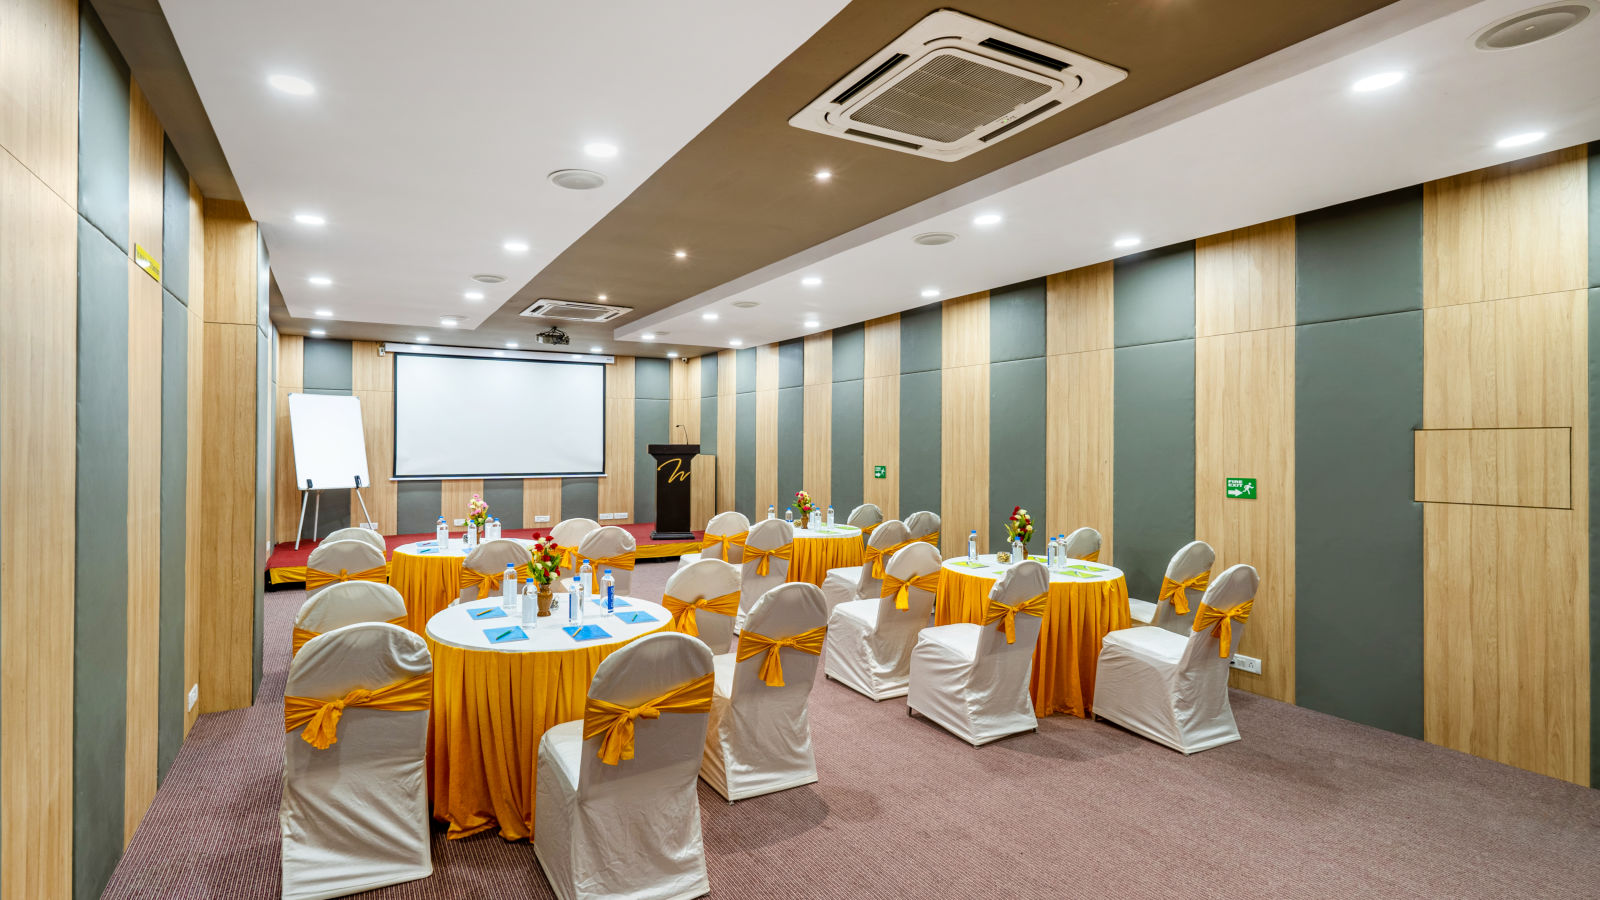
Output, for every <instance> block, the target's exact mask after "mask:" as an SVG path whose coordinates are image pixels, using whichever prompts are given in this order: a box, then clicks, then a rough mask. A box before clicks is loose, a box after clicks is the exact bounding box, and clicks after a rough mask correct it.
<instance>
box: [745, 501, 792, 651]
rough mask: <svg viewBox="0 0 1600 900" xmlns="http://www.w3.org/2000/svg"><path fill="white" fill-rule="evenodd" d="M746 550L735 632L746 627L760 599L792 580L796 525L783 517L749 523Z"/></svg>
mask: <svg viewBox="0 0 1600 900" xmlns="http://www.w3.org/2000/svg"><path fill="white" fill-rule="evenodd" d="M744 550H745V553H744V562H743V563H742V564H741V565H740V573H739V615H738V617H737V618H735V619H734V622H733V630H734V632H735V633H737V632H738V631H739V629H740V628H743V627H744V619H745V616H746V615H747V614H748V613H749V612H750V607H752V606H754V605H755V602H756V601H757V600H760V599H761V598H762V596H763V595H765V594H766V592H767V591H770V590H772V589H773V588H775V587H777V586H778V585H780V584H783V583H784V582H786V581H788V580H789V562H790V560H791V559H793V558H794V526H793V525H790V524H789V523H788V522H785V521H784V520H782V519H763V520H761V521H760V522H757V523H756V524H754V525H752V526H750V537H749V538H747V539H746V540H745V542H744ZM763 569H764V570H765V572H764V573H763Z"/></svg>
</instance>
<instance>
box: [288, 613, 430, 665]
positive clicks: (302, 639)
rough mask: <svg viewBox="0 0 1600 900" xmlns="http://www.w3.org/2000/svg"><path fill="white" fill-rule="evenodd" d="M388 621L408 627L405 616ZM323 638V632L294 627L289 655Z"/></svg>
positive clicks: (296, 653)
mask: <svg viewBox="0 0 1600 900" xmlns="http://www.w3.org/2000/svg"><path fill="white" fill-rule="evenodd" d="M386 621H387V622H388V623H389V624H390V625H399V626H400V627H401V628H404V627H406V617H405V616H401V617H400V618H398V619H388V620H386ZM321 636H322V632H320V631H307V630H305V629H304V628H301V627H300V626H299V625H296V626H294V631H293V632H292V633H291V635H290V639H291V641H292V642H293V643H292V646H291V649H290V650H289V655H290V656H296V655H298V654H299V653H300V648H301V647H304V646H305V645H306V641H309V640H311V639H312V638H314V637H321Z"/></svg>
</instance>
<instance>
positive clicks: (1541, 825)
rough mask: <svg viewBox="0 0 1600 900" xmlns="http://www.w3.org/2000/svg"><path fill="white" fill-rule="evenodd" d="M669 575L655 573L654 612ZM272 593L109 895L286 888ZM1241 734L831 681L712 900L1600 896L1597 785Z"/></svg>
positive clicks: (285, 611)
mask: <svg viewBox="0 0 1600 900" xmlns="http://www.w3.org/2000/svg"><path fill="white" fill-rule="evenodd" d="M672 567H673V564H672V563H665V562H664V563H641V564H640V567H639V569H638V571H637V573H636V575H635V577H636V579H637V582H636V591H635V592H636V593H638V594H640V595H642V596H646V597H650V596H656V597H659V595H660V592H661V586H662V585H663V584H664V583H665V580H666V576H667V574H668V573H669V572H670V571H671V569H672ZM303 598H304V594H303V593H301V592H299V591H282V592H275V593H270V594H268V595H267V622H266V651H267V652H266V664H265V665H266V674H265V677H264V678H263V680H262V684H261V692H260V697H259V699H258V700H257V702H256V704H255V706H253V707H251V708H250V709H243V710H235V711H232V712H225V713H215V714H211V715H205V716H202V717H200V720H199V721H198V722H197V723H196V724H195V727H194V730H193V732H192V733H191V734H190V736H189V740H188V741H187V743H185V744H184V746H183V749H182V751H181V752H180V754H179V756H178V759H177V761H176V762H175V763H174V765H173V767H172V769H171V771H170V772H169V773H168V775H167V778H166V780H165V782H164V783H163V784H162V785H161V789H160V791H159V792H158V794H157V795H156V800H155V803H154V805H153V806H152V807H151V808H150V811H149V812H148V813H146V815H145V817H144V821H143V823H142V824H141V825H140V826H139V830H138V832H137V833H136V834H135V835H134V837H133V841H132V843H131V844H130V845H129V847H128V851H127V854H126V855H125V856H124V857H123V859H122V862H121V864H120V865H119V866H118V867H117V870H116V873H115V874H114V876H113V877H112V880H111V884H110V886H109V887H108V889H107V890H106V893H105V896H107V897H139V898H146V897H186V898H187V897H194V898H202V897H203V898H212V897H218V898H224V897H225V898H230V900H232V898H237V900H244V898H272V897H277V896H279V893H280V890H281V888H280V884H279V871H278V826H277V812H278V796H279V789H280V781H281V777H282V776H281V773H282V762H281V760H282V752H283V749H282V748H283V685H284V677H285V673H286V671H287V667H288V658H289V655H288V648H289V623H290V620H291V618H292V616H293V614H294V611H295V610H296V609H297V608H298V607H299V605H300V603H301V602H302V600H303ZM1233 705H1234V709H1235V712H1236V714H1237V716H1238V719H1239V730H1240V732H1241V733H1242V734H1243V736H1244V740H1243V741H1240V742H1238V743H1235V744H1230V745H1228V746H1226V747H1221V748H1218V749H1216V750H1210V751H1207V752H1205V753H1201V754H1198V755H1196V756H1192V757H1184V756H1182V755H1180V754H1178V753H1174V752H1172V751H1170V750H1167V749H1165V748H1163V747H1159V746H1157V745H1155V744H1153V743H1150V742H1148V741H1145V740H1143V739H1141V738H1138V737H1135V736H1134V735H1132V734H1129V733H1128V732H1125V731H1122V730H1120V729H1118V728H1116V727H1113V726H1111V725H1108V724H1105V723H1103V722H1088V721H1082V720H1078V719H1072V718H1064V717H1056V718H1050V719H1046V720H1043V721H1042V722H1040V728H1039V733H1038V734H1028V735H1023V736H1019V737H1015V738H1011V739H1008V740H1005V741H1001V742H999V743H997V744H993V745H990V746H988V747H984V748H981V749H974V748H972V747H969V746H967V745H966V744H964V743H962V742H961V741H959V740H957V739H955V738H953V737H951V736H950V735H948V734H945V733H944V732H942V731H940V730H939V729H938V728H937V727H936V726H933V725H931V724H929V723H928V722H926V721H925V720H922V719H912V718H908V717H907V716H906V713H905V704H904V702H903V701H885V702H883V703H876V704H875V703H873V702H872V701H870V700H867V699H866V698H864V697H861V696H860V695H858V694H855V693H853V692H852V691H850V690H848V689H846V688H843V687H840V686H839V685H837V684H833V683H832V682H828V681H825V680H821V679H819V680H818V682H817V685H816V688H815V690H814V691H813V693H812V695H811V710H812V731H813V742H814V744H815V746H816V753H817V768H818V771H819V773H820V776H821V780H820V782H819V783H817V784H814V785H810V786H807V787H803V788H796V789H794V790H790V791H785V792H782V793H779V794H772V795H769V796H766V797H757V798H753V799H750V800H743V801H740V802H739V803H738V804H735V805H732V806H730V805H728V804H727V803H725V802H724V801H723V800H722V799H721V798H719V797H718V796H717V795H716V794H715V793H714V792H712V790H711V789H710V788H708V787H706V786H705V784H704V783H702V784H701V785H700V805H701V816H702V819H703V821H704V823H705V844H706V860H707V863H708V866H709V868H710V875H711V889H712V895H713V896H720V897H760V898H763V900H777V898H790V897H794V898H799V897H829V898H856V897H876V898H893V897H908V898H909V897H915V898H928V897H939V898H943V897H963V898H965V897H974V898H976V897H983V898H990V897H1095V898H1104V897H1140V898H1145V897H1149V898H1166V897H1170V898H1190V897H1216V898H1229V900H1238V898H1246V897H1248V898H1275V897H1291V898H1324V897H1339V898H1388V897H1451V898H1458V897H1459V898H1468V897H1495V898H1561V897H1589V898H1593V897H1600V792H1597V791H1592V790H1589V789H1586V788H1580V787H1576V786H1574V785H1570V784H1566V783H1564V782H1560V781H1556V780H1554V779H1550V778H1545V777H1542V776H1539V775H1533V774H1530V773H1527V772H1522V771H1519V770H1516V769H1512V768H1509V767H1506V766H1501V765H1498V764H1495V763H1492V762H1488V761H1485V760H1481V759H1476V758H1474V757H1471V756H1466V755H1464V754H1460V753H1456V752H1453V751H1450V750H1445V749H1442V748H1439V747H1434V746H1430V745H1428V744H1424V743H1421V742H1419V741H1415V740H1411V739H1409V738H1404V737H1400V736H1397V735H1393V734H1388V733H1386V732H1382V731H1377V730H1375V729H1371V728H1366V727H1364V726H1360V725H1355V724H1352V723H1349V722H1344V721H1341V720H1339V719H1335V718H1332V717H1329V716H1325V715H1322V714H1320V713H1316V712H1311V711H1309V710H1305V709H1300V708H1297V707H1293V706H1288V705H1286V704H1282V703H1277V702H1274V701H1270V700H1264V699H1261V698H1258V697H1254V696H1252V695H1250V694H1245V693H1239V692H1235V693H1234V694H1233ZM433 860H434V874H433V877H431V878H429V879H426V880H423V881H415V882H411V883H409V884H404V885H397V886H394V887H391V888H385V889H383V890H380V891H375V892H372V893H371V894H370V895H366V896H371V897H384V898H413V897H453V898H477V897H484V898H488V897H494V898H503V897H525V896H526V897H551V896H553V895H552V894H551V891H550V887H549V885H548V884H547V883H546V882H545V880H544V876H543V875H542V874H541V873H540V871H539V867H538V864H537V862H535V860H534V856H533V850H532V847H531V846H530V845H528V844H526V843H520V844H511V843H507V842H505V841H503V840H501V839H500V838H499V837H497V836H496V835H494V834H493V833H492V832H490V833H484V834H480V835H476V836H474V837H472V838H468V839H466V840H462V841H447V840H445V839H444V836H443V831H442V830H436V832H435V838H434V850H433Z"/></svg>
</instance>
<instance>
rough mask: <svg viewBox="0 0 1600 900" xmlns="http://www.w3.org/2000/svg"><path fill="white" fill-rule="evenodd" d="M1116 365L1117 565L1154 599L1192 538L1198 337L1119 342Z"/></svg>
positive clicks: (1133, 589)
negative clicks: (1130, 343)
mask: <svg viewBox="0 0 1600 900" xmlns="http://www.w3.org/2000/svg"><path fill="white" fill-rule="evenodd" d="M1114 365H1115V369H1116V374H1115V381H1116V387H1115V390H1114V398H1115V404H1116V410H1117V415H1116V424H1115V425H1114V427H1113V430H1114V436H1113V446H1114V447H1115V450H1114V451H1113V454H1112V455H1113V461H1112V471H1113V473H1114V475H1113V488H1114V493H1113V500H1112V508H1113V518H1114V520H1115V521H1116V529H1117V530H1116V545H1115V550H1114V553H1115V556H1116V559H1115V563H1116V565H1117V567H1118V568H1120V569H1122V570H1123V571H1124V572H1126V573H1127V576H1128V593H1129V594H1130V595H1132V596H1134V597H1139V598H1144V597H1154V596H1155V595H1156V592H1157V590H1158V589H1159V588H1160V586H1161V577H1162V575H1163V574H1165V572H1166V568H1167V562H1168V561H1169V560H1171V559H1172V554H1173V553H1175V552H1177V550H1178V548H1179V547H1182V546H1183V545H1184V544H1187V543H1188V542H1190V541H1192V540H1194V341H1168V342H1166V343H1161V344H1145V345H1141V346H1135V347H1119V348H1118V349H1117V350H1116V352H1115V363H1114ZM992 452H993V451H992V449H991V453H992Z"/></svg>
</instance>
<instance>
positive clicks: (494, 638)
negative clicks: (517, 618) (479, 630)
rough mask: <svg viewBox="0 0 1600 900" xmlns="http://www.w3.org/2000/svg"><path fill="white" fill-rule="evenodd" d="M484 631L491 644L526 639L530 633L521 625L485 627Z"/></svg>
mask: <svg viewBox="0 0 1600 900" xmlns="http://www.w3.org/2000/svg"><path fill="white" fill-rule="evenodd" d="M483 633H484V635H485V636H487V637H488V638H489V643H491V644H508V643H510V642H512V641H525V640H527V639H528V633H527V632H526V631H523V630H522V626H520V625H511V626H509V627H505V626H502V627H499V628H485V629H484V630H483Z"/></svg>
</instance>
